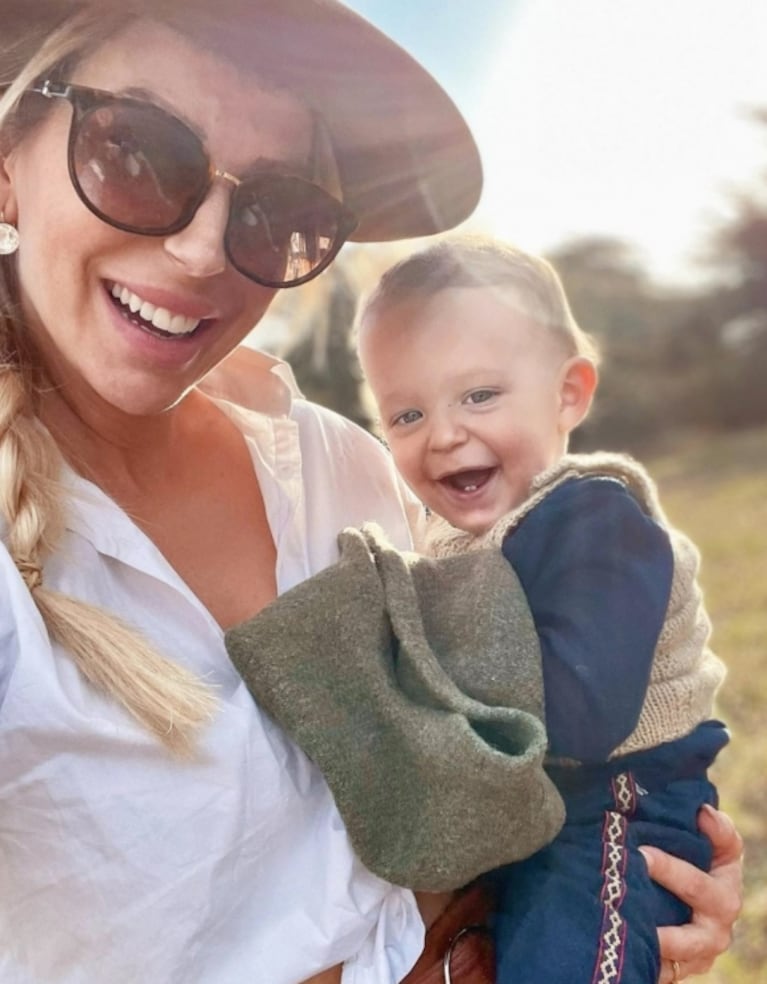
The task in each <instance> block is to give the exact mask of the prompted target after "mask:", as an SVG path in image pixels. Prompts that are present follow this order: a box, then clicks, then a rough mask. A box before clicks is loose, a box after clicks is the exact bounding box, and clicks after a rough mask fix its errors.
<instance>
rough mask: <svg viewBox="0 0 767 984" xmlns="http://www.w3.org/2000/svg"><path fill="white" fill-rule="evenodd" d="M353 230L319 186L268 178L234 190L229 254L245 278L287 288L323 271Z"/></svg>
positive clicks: (261, 178) (248, 183)
mask: <svg viewBox="0 0 767 984" xmlns="http://www.w3.org/2000/svg"><path fill="white" fill-rule="evenodd" d="M353 226H354V223H353V222H352V221H351V220H350V218H349V215H348V213H347V212H346V211H345V209H344V208H343V206H342V205H341V204H340V203H339V202H337V201H336V200H335V199H334V198H332V197H331V196H330V195H328V194H327V193H326V192H324V191H323V190H322V189H321V188H318V187H317V186H316V185H313V184H311V183H309V182H308V181H304V180H302V179H301V178H294V177H289V176H283V175H275V174H271V175H263V176H261V177H259V178H255V179H253V180H250V181H246V182H243V184H241V185H240V186H239V187H238V188H237V191H236V192H235V195H234V201H233V202H232V213H231V216H230V219H229V226H228V228H227V250H228V252H229V257H230V259H231V261H232V263H233V264H234V265H235V267H237V269H238V270H239V271H240V272H241V273H243V274H245V276H249V277H252V279H254V280H257V281H258V282H259V283H262V284H266V285H268V286H272V287H287V286H290V285H292V284H297V283H302V282H303V281H304V280H308V279H310V278H311V277H312V276H313V275H314V274H316V273H319V272H320V271H321V270H322V269H324V267H325V266H327V264H328V263H329V262H330V260H332V258H333V257H334V256H335V254H336V253H337V252H338V250H339V249H340V247H341V245H342V243H343V241H344V239H345V238H346V236H347V235H348V234H349V232H350V231H351V229H352V228H353Z"/></svg>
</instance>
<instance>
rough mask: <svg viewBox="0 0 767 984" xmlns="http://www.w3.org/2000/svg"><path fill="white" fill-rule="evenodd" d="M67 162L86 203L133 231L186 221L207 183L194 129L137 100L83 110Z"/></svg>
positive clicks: (151, 230)
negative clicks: (69, 162)
mask: <svg viewBox="0 0 767 984" xmlns="http://www.w3.org/2000/svg"><path fill="white" fill-rule="evenodd" d="M70 161H71V167H72V171H73V177H74V179H75V181H76V184H77V185H78V186H79V191H80V193H81V194H82V196H83V197H84V198H85V200H86V201H87V203H88V205H89V206H90V207H91V208H92V209H93V210H94V211H95V212H96V213H97V214H99V215H101V217H102V218H104V219H106V220H107V221H109V222H112V223H114V224H117V225H119V226H120V227H122V228H124V229H127V230H129V231H132V232H142V233H150V234H151V233H158V234H160V233H164V232H169V231H171V230H172V229H173V228H174V227H177V226H178V225H179V224H183V222H184V220H186V221H188V219H189V218H191V215H192V214H193V212H194V209H195V207H196V206H197V205H198V203H199V201H200V198H201V196H202V195H203V194H204V192H205V188H206V187H207V184H208V163H207V158H206V156H205V152H204V149H203V147H202V144H201V143H200V141H199V140H198V139H197V137H196V136H195V134H194V133H193V132H192V131H191V130H189V129H188V128H187V127H186V126H185V125H184V124H183V123H181V122H179V121H178V120H176V119H174V118H173V117H172V116H170V115H169V114H168V113H165V112H164V111H163V110H161V109H159V108H158V107H156V106H152V105H149V104H143V103H139V102H136V103H133V102H130V101H125V102H120V101H115V102H110V103H108V104H106V105H101V106H97V107H94V108H92V109H88V110H86V111H85V112H84V113H83V115H82V117H81V118H80V120H79V123H78V126H77V129H76V134H75V138H74V143H73V146H72V148H71V158H70Z"/></svg>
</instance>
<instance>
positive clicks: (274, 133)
mask: <svg viewBox="0 0 767 984" xmlns="http://www.w3.org/2000/svg"><path fill="white" fill-rule="evenodd" d="M72 81H76V82H78V83H80V84H83V85H89V86H92V87H94V88H101V89H106V90H107V91H110V92H117V93H124V94H126V95H134V96H139V97H144V98H150V99H153V100H154V101H156V102H157V103H158V104H160V105H162V106H163V108H165V109H167V110H168V111H170V112H172V113H174V114H175V115H176V116H178V117H180V118H181V119H183V120H184V121H185V122H186V123H188V124H189V125H190V126H191V128H192V129H194V130H196V131H197V132H198V133H199V134H200V136H201V137H202V138H203V140H204V141H205V143H206V144H207V145H209V147H210V148H211V151H212V153H214V155H216V156H217V157H218V155H223V156H224V157H225V160H221V161H219V160H218V159H217V164H218V166H224V165H226V166H227V167H228V168H232V169H234V170H236V169H237V167H238V166H242V165H247V164H249V163H250V162H251V161H252V160H253V159H254V158H258V157H265V158H267V159H274V160H278V161H280V160H284V161H287V162H294V163H295V164H296V165H301V166H302V167H303V168H305V167H306V166H307V164H308V162H309V160H310V157H311V153H312V143H313V131H314V123H313V117H312V113H311V111H310V109H309V108H308V107H307V106H306V105H305V104H304V103H303V102H302V101H301V100H300V99H299V98H298V97H297V96H296V95H294V94H292V93H289V92H287V91H286V90H285V89H282V88H279V87H277V86H276V85H274V84H272V83H270V82H269V81H268V80H266V79H265V78H263V77H262V76H261V75H260V74H259V73H257V72H253V71H250V70H248V69H245V68H243V67H241V66H238V65H235V64H232V63H231V62H230V61H227V59H226V58H224V57H223V56H222V55H220V54H218V53H216V52H214V51H211V50H208V49H207V48H205V47H203V46H202V45H201V44H200V43H199V42H198V41H197V40H196V39H194V38H192V37H189V36H187V35H185V34H183V33H181V32H180V31H179V30H177V29H175V28H174V27H171V26H169V25H167V24H163V23H159V22H155V21H152V20H148V19H140V20H135V21H132V22H130V23H129V24H128V25H127V26H126V27H124V28H123V29H122V30H120V31H119V32H118V33H117V34H116V35H115V36H114V37H112V38H110V39H108V40H107V41H105V42H103V43H102V44H101V45H99V46H98V47H97V48H96V49H95V50H94V51H92V52H91V53H90V54H89V55H88V56H87V57H86V58H84V59H83V61H82V62H81V63H80V65H79V66H78V67H77V69H76V71H75V73H74V78H73V79H72Z"/></svg>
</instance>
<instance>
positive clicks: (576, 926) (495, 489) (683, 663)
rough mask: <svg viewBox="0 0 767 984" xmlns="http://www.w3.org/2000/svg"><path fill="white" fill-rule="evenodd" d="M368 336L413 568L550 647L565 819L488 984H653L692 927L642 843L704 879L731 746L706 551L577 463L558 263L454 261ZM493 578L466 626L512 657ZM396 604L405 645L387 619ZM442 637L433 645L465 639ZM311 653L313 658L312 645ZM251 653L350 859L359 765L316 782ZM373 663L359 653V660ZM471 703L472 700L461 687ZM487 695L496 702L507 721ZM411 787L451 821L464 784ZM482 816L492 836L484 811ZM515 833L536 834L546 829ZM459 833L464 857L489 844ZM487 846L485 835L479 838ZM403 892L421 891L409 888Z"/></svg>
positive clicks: (320, 644)
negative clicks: (453, 571)
mask: <svg viewBox="0 0 767 984" xmlns="http://www.w3.org/2000/svg"><path fill="white" fill-rule="evenodd" d="M358 330H359V352H360V358H361V362H362V366H363V369H364V372H365V375H366V377H367V380H368V383H369V385H370V388H371V390H372V393H373V395H374V397H375V400H376V403H377V405H378V408H379V413H380V422H381V429H382V432H383V436H384V438H385V439H386V442H387V444H388V445H389V448H390V449H391V452H392V455H393V456H394V460H395V463H396V465H397V468H398V469H399V471H400V473H401V474H402V476H403V477H404V479H405V480H406V482H407V483H408V485H409V486H410V487H411V489H412V490H413V491H414V492H415V494H416V495H417V496H418V498H419V499H420V500H421V501H422V502H423V503H424V504H425V506H426V507H428V510H429V512H430V514H431V515H430V519H429V523H428V528H427V533H426V538H425V541H424V543H423V544H421V547H422V548H423V550H424V552H426V553H427V554H429V555H430V557H432V558H441V560H437V561H433V563H435V564H445V563H448V562H449V559H450V558H453V559H455V558H458V557H466V556H468V555H474V554H476V555H477V556H478V557H485V556H486V555H488V553H490V554H492V555H493V556H495V557H502V558H503V559H504V565H505V567H507V568H508V569H509V570H510V571H512V572H513V574H514V575H515V576H516V578H517V579H518V584H519V586H520V587H521V592H522V594H523V597H524V599H525V601H526V603H527V605H528V606H529V613H530V615H531V617H532V623H533V627H534V633H535V636H536V637H537V642H538V644H539V647H540V648H539V652H538V653H537V654H536V657H535V658H537V659H539V660H540V664H539V665H540V672H541V679H542V691H543V706H544V709H543V711H542V716H543V717H544V720H545V727H546V733H547V740H548V754H547V760H546V771H547V773H548V776H549V777H550V778H551V779H552V780H553V782H554V784H555V785H556V787H557V789H558V791H559V793H560V794H561V796H562V799H563V800H564V804H565V808H566V821H565V824H564V827H563V828H562V830H561V832H560V833H559V834H558V836H556V837H554V838H553V839H550V838H551V833H549V834H548V835H547V836H546V840H550V843H548V844H547V845H546V846H544V847H543V848H542V849H541V850H535V848H533V849H532V850H531V851H528V852H527V853H528V854H530V856H529V857H527V858H526V859H524V860H520V861H517V862H516V863H514V864H510V865H507V866H504V867H502V868H498V869H497V870H496V871H495V872H494V873H493V875H492V876H490V877H492V879H493V880H494V881H495V882H496V887H497V890H498V892H499V897H500V900H499V904H498V915H497V919H496V921H495V926H494V934H495V942H496V952H497V961H498V978H497V979H498V981H500V982H502V984H507V982H508V984H512V982H517V981H520V980H523V981H528V980H529V981H537V980H546V981H547V982H549V984H552V982H554V984H558V982H561V984H572V982H577V981H584V982H586V981H589V982H594V984H598V982H604V984H607V982H610V984H614V982H615V984H617V982H620V984H654V982H655V981H656V980H657V979H658V974H659V969H660V957H659V953H658V944H657V934H656V926H658V925H662V924H669V923H683V922H685V921H687V919H688V917H689V912H688V910H687V909H686V907H685V906H684V905H683V904H682V903H680V902H679V901H678V900H677V899H675V898H673V897H672V896H670V895H669V894H668V893H667V892H665V891H664V890H663V889H660V888H659V887H658V886H657V885H655V884H654V883H653V882H652V881H651V880H650V878H649V876H648V874H647V871H646V867H645V864H644V859H643V858H642V856H641V854H640V852H639V851H638V845H639V844H656V845H658V846H659V847H662V848H664V849H666V850H669V851H671V852H672V853H674V854H677V855H679V856H681V857H684V858H686V859H687V860H690V861H692V862H694V863H696V864H698V865H699V866H701V867H707V866H708V863H709V861H710V858H709V844H708V842H707V840H706V839H705V838H704V837H703V836H701V835H700V834H699V832H698V829H697V825H696V815H697V812H698V810H699V808H700V807H701V805H702V804H704V803H715V802H716V792H715V790H714V788H713V786H712V785H711V783H710V782H709V780H708V778H707V769H708V767H709V766H710V764H711V763H712V761H713V760H714V758H715V756H716V755H717V753H718V752H719V750H720V749H721V748H722V747H723V745H724V744H726V742H727V740H728V736H727V732H726V730H725V728H724V726H723V725H722V724H721V723H719V722H717V721H713V720H711V719H710V718H711V714H712V704H713V697H714V693H715V691H716V689H717V687H718V685H719V684H720V682H721V680H722V678H723V675H724V669H723V666H722V664H721V662H720V661H719V660H718V659H717V658H716V657H715V656H714V655H713V654H712V653H711V652H710V651H709V649H708V648H707V640H708V636H709V631H710V626H709V622H708V619H707V616H706V614H705V612H704V610H703V607H702V601H701V594H700V590H699V588H698V586H697V582H696V575H697V568H698V555H697V551H696V550H695V548H694V546H693V545H692V544H691V543H690V541H689V540H687V539H686V538H685V537H684V536H683V535H682V534H681V533H679V532H678V531H676V530H675V529H673V528H672V527H671V526H670V524H669V523H668V521H667V519H666V517H665V516H664V514H663V511H662V509H661V506H660V504H659V502H658V499H657V495H656V491H655V488H654V485H653V483H652V481H651V480H650V478H649V476H648V475H647V473H646V471H645V470H644V469H643V468H642V467H641V466H640V465H639V464H638V463H637V462H635V461H633V460H632V459H630V458H628V457H625V456H622V455H615V454H601V453H600V454H589V455H570V454H568V439H569V436H570V434H571V433H572V431H573V430H574V429H575V428H576V427H577V426H578V425H579V424H580V423H581V422H582V421H583V420H584V419H585V417H586V416H587V414H588V412H589V409H590V406H591V402H592V398H593V395H594V392H595V389H596V385H597V369H596V364H597V358H596V351H595V348H594V346H593V344H592V343H591V341H590V340H589V338H588V337H587V336H586V335H585V333H584V332H582V331H581V330H580V328H579V327H578V325H577V324H576V322H575V320H574V318H573V315H572V313H571V311H570V308H569V305H568V303H567V299H566V296H565V293H564V290H563V288H562V285H561V282H560V281H559V278H558V277H557V275H556V273H555V271H554V270H553V268H552V267H551V266H550V265H549V264H548V263H546V262H545V261H543V260H541V259H539V258H536V257H533V256H530V255H527V254H525V253H523V252H521V251H519V250H516V249H513V248H512V247H509V246H505V245H502V244H500V243H496V242H494V241H488V240H477V239H452V240H442V241H441V242H439V243H437V244H436V245H434V246H431V247H430V248H428V249H426V250H425V251H423V252H421V253H418V254H415V255H414V256H412V257H410V258H408V259H406V260H404V261H402V262H401V263H399V264H398V265H397V266H395V267H394V268H392V269H391V270H389V271H388V272H387V273H386V274H384V276H383V278H382V280H381V281H380V283H379V285H378V286H377V287H376V289H375V290H374V291H373V293H372V295H371V296H370V297H369V298H368V299H367V302H366V303H365V304H364V306H363V308H362V311H361V313H360V317H359V319H358ZM371 553H372V556H373V559H374V560H375V558H376V556H379V555H381V549H380V548H379V547H377V546H376V544H375V543H373V544H372V547H371ZM387 564H388V565H389V567H390V566H391V565H390V563H389V561H386V563H384V564H383V566H382V570H384V574H385V572H386V570H387V569H388V568H387V566H386V565H387ZM331 570H332V569H331ZM415 570H418V568H417V567H416V568H415ZM482 570H483V571H484V572H485V573H484V574H483V576H482V577H481V578H480V579H479V580H476V579H475V580H474V581H472V582H471V583H466V584H465V585H464V595H468V596H469V597H470V600H471V601H472V602H473V605H472V606H471V607H470V611H469V612H468V613H466V612H464V614H463V616H462V617H463V620H464V621H469V620H471V621H472V623H473V626H476V625H482V624H484V623H490V622H492V623H493V624H494V625H495V626H498V624H500V625H501V628H502V629H503V631H505V634H506V638H507V640H508V644H509V651H510V652H511V651H512V650H513V647H514V645H515V644H516V642H517V639H518V635H519V634H520V633H523V632H524V631H526V626H525V625H524V621H523V617H522V616H521V615H520V614H519V612H515V613H514V614H513V618H512V617H511V616H510V615H507V613H506V612H505V610H500V609H499V608H498V601H497V599H496V598H494V600H493V603H492V605H490V604H489V603H488V601H487V597H489V596H487V595H485V594H481V593H480V591H479V589H480V587H483V586H484V582H486V581H487V576H486V574H487V569H486V568H482ZM322 576H323V575H322V574H320V575H318V577H319V578H322ZM419 576H420V575H419ZM493 578H494V579H495V580H496V581H498V583H500V582H501V581H502V580H503V578H504V575H503V574H502V573H501V572H500V571H499V570H495V569H494V573H493ZM480 581H481V582H483V584H480ZM503 583H504V585H505V581H504V582H503ZM308 584H309V585H310V584H311V582H308ZM304 590H305V591H309V592H310V591H311V590H312V588H311V587H308V588H305V589H304ZM513 590H516V588H515V585H514V584H511V582H510V583H509V592H511V591H513ZM504 592H505V588H504V589H503V590H502V591H501V592H500V595H503V594H504ZM429 597H432V598H435V599H436V598H437V597H438V594H437V593H435V592H432V593H431V595H430V596H429ZM395 601H396V599H395ZM423 601H424V599H423V597H422V598H421V599H420V603H421V604H423ZM387 603H388V604H389V612H388V614H389V621H390V622H391V624H392V626H393V631H394V633H395V635H396V633H397V624H398V623H397V619H398V614H397V611H396V608H397V606H396V603H395V602H389V599H388V598H387ZM435 603H436V602H435ZM278 604H279V601H278ZM446 607H447V606H445V608H446ZM499 612H500V614H499ZM427 614H428V613H427V612H424V619H426V618H427ZM339 617H342V616H337V618H339ZM445 618H447V615H446V614H445V613H442V615H441V616H440V629H441V631H442V635H441V637H440V645H443V643H444V639H447V638H448V637H450V636H451V635H454V634H455V631H454V630H453V628H452V626H451V627H450V631H449V632H448V631H447V629H446V628H445V626H444V624H442V621H443V619H445ZM326 620H327V619H326ZM504 620H505V621H506V623H507V624H504ZM282 624H283V626H284V624H285V623H284V619H283V622H282ZM285 632H286V635H289V634H290V633H289V629H287V628H286V630H285ZM472 638H475V636H474V635H472ZM228 641H229V640H228ZM314 641H315V644H316V648H317V649H318V650H321V649H323V648H324V645H325V643H326V642H327V639H326V638H324V637H323V631H322V628H321V627H320V628H318V629H317V631H316V632H315V635H314ZM255 647H256V643H255V641H254V640H253V639H252V638H249V639H248V640H247V643H246V645H245V647H244V649H239V650H238V651H237V652H235V655H234V658H235V662H237V664H238V666H239V668H240V669H241V670H242V671H243V673H244V675H245V677H246V680H247V681H248V683H249V685H250V686H251V689H252V690H253V692H254V693H255V694H256V696H257V697H258V698H259V700H262V701H265V702H266V704H267V708H268V709H269V710H270V711H271V712H272V713H275V714H276V716H278V717H279V718H280V720H281V723H283V724H285V726H286V727H287V730H288V731H289V732H291V733H293V734H294V737H297V739H298V740H299V743H301V744H303V745H304V748H305V750H307V751H308V752H309V754H310V755H312V757H316V758H317V759H318V764H320V767H321V768H323V771H324V772H325V774H326V777H328V781H329V783H330V785H331V789H333V791H334V793H335V794H336V798H337V801H338V803H339V808H340V810H341V813H342V815H343V816H344V819H345V822H346V823H347V826H348V827H349V829H350V832H351V834H352V839H353V841H354V840H355V830H356V829H358V828H360V827H362V828H365V829H367V828H370V827H373V826H374V824H375V817H374V816H373V815H372V814H370V813H366V808H365V803H364V802H363V796H362V794H361V793H360V794H359V796H358V800H357V802H353V801H352V802H350V801H349V800H348V799H345V794H346V792H347V789H348V785H349V779H350V776H351V775H352V773H353V771H354V769H355V767H357V761H356V760H355V758H354V756H348V757H347V759H346V760H345V762H343V763H342V764H341V767H340V768H339V770H338V772H337V773H333V771H332V769H326V768H325V765H324V763H323V761H322V754H321V749H320V751H319V753H317V754H316V755H315V752H317V746H314V745H312V743H311V741H310V740H307V735H306V731H305V730H303V731H301V729H304V726H305V720H306V718H307V717H310V716H311V711H309V712H307V709H306V708H307V705H304V707H303V710H302V715H303V717H302V721H301V722H300V724H299V725H297V722H296V720H293V721H292V722H291V721H287V722H285V720H284V715H283V714H282V713H281V712H280V708H279V707H278V706H277V705H276V704H275V703H274V702H272V703H271V704H270V703H269V701H270V698H269V695H264V694H263V693H261V692H260V691H259V687H260V682H259V679H258V677H259V676H260V675H261V674H260V672H255V670H254V666H253V665H252V664H249V661H248V658H247V656H246V655H244V653H247V652H251V653H252V651H253V648H255ZM231 648H232V647H230V649H231ZM237 648H238V647H237V646H234V649H235V650H237ZM436 648H437V649H439V646H438V647H436ZM403 652H405V654H406V655H407V653H406V651H405V649H403V647H402V646H401V645H400V644H398V646H395V647H394V648H393V650H392V653H393V655H392V658H391V667H393V670H392V672H391V674H390V678H391V679H394V680H396V679H397V674H398V673H400V663H401V661H402V653H403ZM472 656H473V661H474V669H475V672H476V673H477V674H478V675H481V673H482V668H483V665H484V663H485V662H486V661H487V659H489V656H488V654H487V652H486V651H485V649H484V647H478V648H476V650H475V651H474V653H473V654H472ZM369 658H371V657H369V656H368V651H367V649H366V648H365V647H363V646H360V647H358V650H357V652H356V658H355V663H356V664H357V665H359V666H364V664H365V661H366V660H367V659H369ZM531 658H532V657H531ZM357 665H355V666H354V667H353V669H354V671H355V673H356V672H357ZM249 671H250V672H249ZM453 676H455V674H453ZM302 683H304V684H305V683H306V679H305V675H304V679H303V681H302ZM464 689H467V690H469V691H471V681H469V682H468V683H467V686H466V687H465V688H464ZM471 696H473V697H476V696H477V694H476V693H472V694H471ZM483 696H485V695H483ZM491 696H492V698H493V699H489V698H486V699H487V703H505V699H504V701H498V700H497V699H496V698H495V697H494V696H493V695H491ZM356 699H357V700H358V701H360V698H359V695H358V696H357V698H356ZM525 710H526V711H532V712H533V713H534V710H535V709H534V708H533V707H531V706H526V707H525ZM297 727H298V728H299V731H300V732H301V733H299V734H296V728H297ZM475 730H479V731H481V728H479V726H477V725H476V722H475ZM481 733H482V734H483V735H484V737H485V738H487V740H488V744H489V747H490V749H491V753H490V754H491V755H492V754H496V753H498V754H501V753H503V752H507V753H508V752H509V747H508V743H506V744H504V741H503V735H501V734H500V732H497V731H496V732H492V731H488V730H485V731H484V732H482V731H481ZM370 757H371V756H370V755H368V759H370ZM372 757H373V758H375V751H373V753H372ZM360 761H362V760H360ZM368 764H369V762H368ZM359 767H360V768H362V766H361V765H360V766H359ZM421 772H422V774H423V783H422V786H423V790H425V792H423V796H424V797H426V795H427V794H428V793H429V792H431V795H432V797H433V799H434V801H435V802H437V803H439V804H441V806H442V808H443V809H444V810H445V811H449V809H450V803H451V800H453V799H454V798H457V797H459V795H460V789H459V788H457V787H460V786H461V785H462V783H463V782H468V781H469V773H468V772H466V771H464V772H463V774H461V773H458V774H456V776H455V782H454V783H453V784H452V785H449V786H446V785H445V783H444V782H439V781H438V780H437V778H436V776H437V773H436V771H435V774H434V779H433V782H430V776H429V774H428V770H424V769H422V770H421ZM384 774H385V773H384V772H383V771H382V773H381V775H382V776H383V775H384ZM366 782H367V786H366V787H363V786H359V789H363V788H366V789H367V790H368V791H369V793H370V795H374V793H372V792H370V791H371V790H372V789H373V786H374V783H375V780H371V779H369V778H368V779H366ZM381 785H382V787H385V786H386V783H384V782H383V780H382V782H381ZM430 787H433V788H431V789H430ZM474 803H475V809H474V811H473V813H474V816H475V817H476V816H479V817H481V816H482V815H483V811H484V810H485V804H484V801H483V798H482V795H481V794H480V795H477V794H475V795H474ZM459 812H460V816H464V815H465V814H466V812H467V811H466V810H463V811H459ZM542 815H543V814H542ZM546 815H548V816H549V817H550V816H551V814H550V813H549V814H546ZM525 822H526V823H527V824H528V825H530V824H534V822H535V821H534V816H533V815H532V814H528V815H526V817H525ZM458 823H459V826H458V828H457V829H458V830H459V831H460V822H458ZM466 823H467V831H468V830H469V829H470V832H469V833H465V835H464V837H465V839H470V838H476V831H475V830H474V828H470V821H469V820H468V819H467V820H466ZM497 827H498V824H497V822H492V821H488V823H487V832H486V836H487V839H488V841H492V839H493V838H494V837H495V836H496V829H497ZM549 829H550V825H549ZM362 856H363V860H367V858H366V857H365V855H364V854H363V855H362ZM516 856H517V857H524V854H522V853H521V854H519V855H516ZM500 863H501V862H500V861H499V864H500ZM379 873H384V874H385V875H387V876H388V875H390V872H380V871H379ZM401 881H402V883H404V884H408V880H407V876H405V877H403V878H401ZM456 884H458V883H457V882H456ZM416 887H418V886H416Z"/></svg>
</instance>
